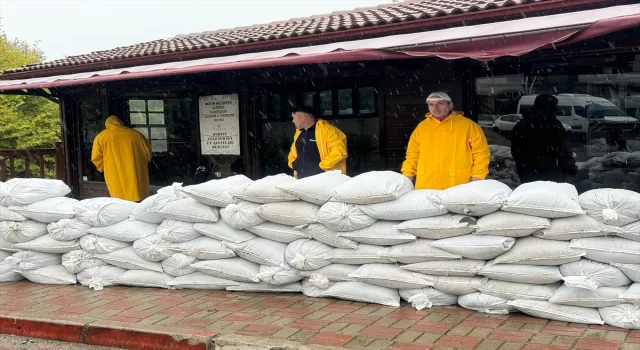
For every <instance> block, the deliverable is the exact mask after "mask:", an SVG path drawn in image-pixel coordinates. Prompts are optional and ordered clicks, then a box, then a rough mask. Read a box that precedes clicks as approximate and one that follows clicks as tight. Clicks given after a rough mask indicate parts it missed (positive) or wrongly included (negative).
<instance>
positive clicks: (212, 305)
mask: <svg viewBox="0 0 640 350" xmlns="http://www.w3.org/2000/svg"><path fill="white" fill-rule="evenodd" d="M8 318H26V319H37V320H47V321H54V322H71V323H73V324H95V325H99V326H100V327H102V328H103V331H102V332H108V331H110V329H129V328H131V329H137V330H150V331H153V332H155V333H176V332H180V333H184V334H193V335H198V336H202V337H213V338H212V339H213V340H212V341H213V342H216V339H218V338H219V337H221V336H223V335H233V336H238V337H241V338H242V339H245V340H247V339H248V341H249V342H250V341H251V339H256V341H258V340H259V341H262V342H264V341H269V340H273V341H288V342H291V343H290V344H296V343H297V344H300V343H302V344H305V346H313V345H324V346H333V347H342V348H349V349H362V348H367V349H406V350H417V349H473V348H475V349H487V350H491V349H499V350H511V349H513V350H519V349H525V350H552V349H553V350H556V349H558V350H559V349H595V350H609V349H623V350H640V331H638V330H632V331H630V330H626V329H621V328H616V327H610V326H593V325H592V326H588V325H583V324H573V323H567V322H557V321H547V320H543V319H538V318H533V317H529V316H526V315H522V314H511V315H486V314H482V313H476V312H472V311H469V310H465V309H463V308H460V307H436V308H432V309H426V310H422V311H416V310H414V309H413V308H411V307H410V306H409V305H406V304H403V306H402V307H400V308H392V307H387V306H381V305H374V304H367V303H359V302H350V301H344V300H336V299H328V298H309V297H306V296H304V295H302V294H275V293H242V292H225V291H202V290H165V289H145V288H131V287H120V286H118V287H107V288H105V289H104V290H102V291H99V292H95V291H92V290H89V289H88V288H86V287H83V286H79V285H78V286H54V285H39V284H34V283H29V282H15V283H0V319H8ZM4 328H7V326H6V325H5V326H4ZM105 329H106V330H105ZM7 332H9V331H7ZM57 332H60V331H57ZM0 333H6V332H5V329H3V328H0ZM85 333H86V332H85ZM89 333H91V332H89ZM90 335H91V334H89V336H90ZM87 336H88V335H87V334H83V335H82V337H84V338H83V339H84V340H86V337H87ZM174 338H175V337H174ZM80 340H82V339H80ZM69 341H78V339H74V338H73V337H69ZM209 348H211V347H209ZM217 348H218V347H216V349H217ZM291 348H295V345H294V346H293V347H291ZM319 348H322V347H319ZM203 349H205V348H204V347H203Z"/></svg>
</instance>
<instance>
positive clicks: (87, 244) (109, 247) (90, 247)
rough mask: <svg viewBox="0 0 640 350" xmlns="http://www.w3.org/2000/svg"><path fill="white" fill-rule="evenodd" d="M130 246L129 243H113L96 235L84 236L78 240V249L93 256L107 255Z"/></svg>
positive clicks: (113, 241)
mask: <svg viewBox="0 0 640 350" xmlns="http://www.w3.org/2000/svg"><path fill="white" fill-rule="evenodd" d="M130 246H131V243H127V242H120V241H115V240H113V239H109V238H104V237H98V236H96V235H85V236H82V238H80V248H82V249H84V250H86V251H88V252H89V253H94V254H107V253H111V252H115V251H116V250H119V249H122V248H126V247H130Z"/></svg>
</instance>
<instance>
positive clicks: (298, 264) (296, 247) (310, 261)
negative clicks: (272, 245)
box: [284, 239, 337, 271]
mask: <svg viewBox="0 0 640 350" xmlns="http://www.w3.org/2000/svg"><path fill="white" fill-rule="evenodd" d="M333 250H334V248H333V247H330V246H328V245H326V244H324V243H322V242H318V241H314V240H311V239H299V240H297V241H294V242H291V243H289V244H288V245H287V248H286V250H285V253H284V259H285V261H286V262H287V263H288V264H289V266H291V267H293V268H295V269H298V270H303V271H308V270H317V269H319V268H321V267H324V266H327V265H329V264H331V262H332V261H331V260H330V259H331V256H332V253H333ZM333 262H337V261H333Z"/></svg>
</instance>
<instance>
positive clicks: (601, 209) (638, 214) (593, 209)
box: [579, 188, 640, 226]
mask: <svg viewBox="0 0 640 350" xmlns="http://www.w3.org/2000/svg"><path fill="white" fill-rule="evenodd" d="M579 200H580V205H581V206H582V209H583V210H584V211H585V212H586V213H587V215H589V216H590V217H592V218H594V219H596V220H598V221H599V222H601V223H603V224H607V225H613V226H624V225H628V224H630V223H632V222H636V221H640V193H637V192H633V191H629V190H623V189H617V188H615V189H614V188H599V189H595V190H591V191H587V192H585V193H583V194H581V195H580V197H579Z"/></svg>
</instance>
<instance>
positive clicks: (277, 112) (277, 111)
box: [271, 94, 282, 119]
mask: <svg viewBox="0 0 640 350" xmlns="http://www.w3.org/2000/svg"><path fill="white" fill-rule="evenodd" d="M271 99H272V100H271V101H272V103H273V118H274V119H282V103H281V101H280V94H273V96H272V97H271Z"/></svg>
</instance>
